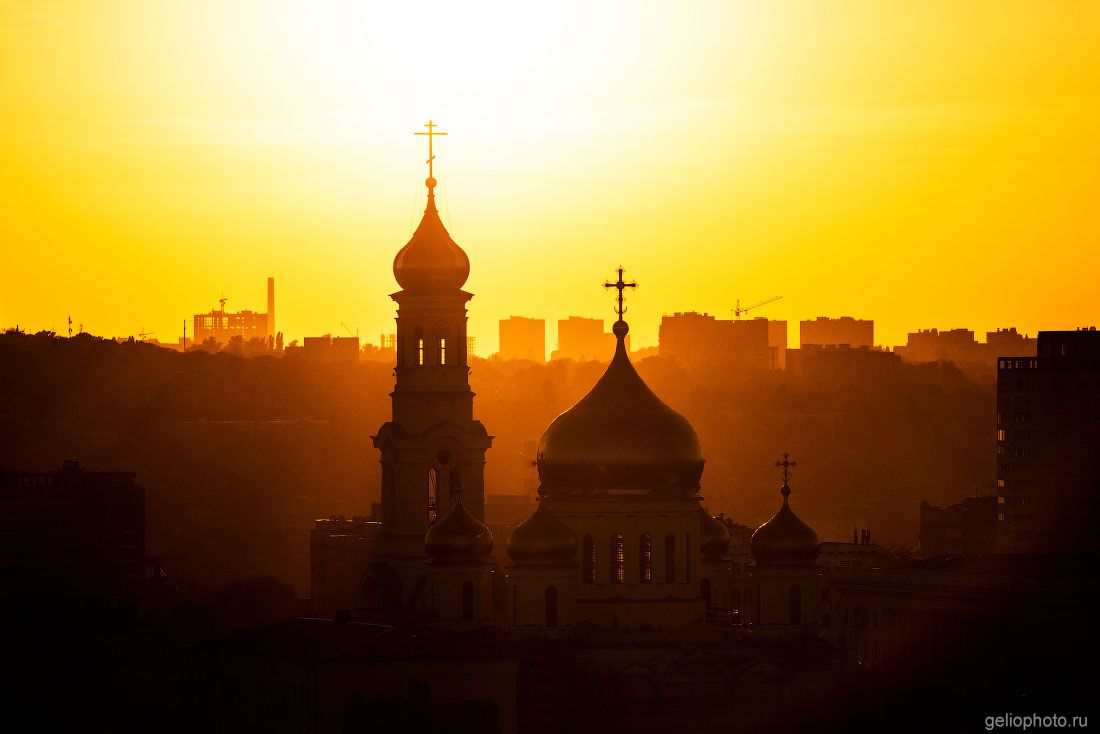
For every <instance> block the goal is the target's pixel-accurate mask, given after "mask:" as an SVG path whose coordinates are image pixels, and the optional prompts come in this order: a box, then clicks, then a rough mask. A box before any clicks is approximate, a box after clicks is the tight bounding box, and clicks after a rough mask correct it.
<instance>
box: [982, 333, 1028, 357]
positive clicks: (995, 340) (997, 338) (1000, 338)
mask: <svg viewBox="0 0 1100 734" xmlns="http://www.w3.org/2000/svg"><path fill="white" fill-rule="evenodd" d="M985 344H986V349H987V350H988V352H989V356H990V357H991V358H992V359H996V358H997V357H1012V356H1016V357H1021V356H1023V357H1033V356H1035V350H1036V349H1037V348H1038V346H1039V342H1038V340H1037V339H1035V338H1034V337H1030V336H1027V335H1026V334H1021V333H1019V332H1018V331H1016V328H1015V327H1012V328H1008V329H997V330H996V331H987V332H985Z"/></svg>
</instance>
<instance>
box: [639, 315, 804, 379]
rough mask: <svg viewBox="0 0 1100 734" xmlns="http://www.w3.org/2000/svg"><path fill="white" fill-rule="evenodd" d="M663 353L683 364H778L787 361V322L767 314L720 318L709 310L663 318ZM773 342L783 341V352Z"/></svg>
mask: <svg viewBox="0 0 1100 734" xmlns="http://www.w3.org/2000/svg"><path fill="white" fill-rule="evenodd" d="M658 339H659V344H660V354H661V356H662V357H666V358H669V359H674V360H676V362H678V363H679V364H680V365H681V366H683V367H691V368H694V367H699V366H703V365H707V364H710V365H714V366H717V367H753V368H756V369H769V368H775V367H776V366H777V365H778V364H780V363H785V361H786V340H787V322H785V321H769V320H768V319H765V318H755V319H745V320H736V321H734V320H725V319H718V318H715V317H714V316H711V315H710V314H707V313H702V314H700V313H695V312H691V311H689V312H687V313H675V314H673V315H672V316H663V317H662V318H661V328H660V331H659V336H658ZM773 343H775V344H778V343H782V344H783V356H782V357H780V356H778V352H779V350H778V349H777V348H775V347H773Z"/></svg>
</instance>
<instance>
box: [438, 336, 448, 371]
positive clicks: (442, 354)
mask: <svg viewBox="0 0 1100 734" xmlns="http://www.w3.org/2000/svg"><path fill="white" fill-rule="evenodd" d="M439 363H440V364H447V337H445V336H444V337H440V339H439Z"/></svg>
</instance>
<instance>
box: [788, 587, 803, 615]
mask: <svg viewBox="0 0 1100 734" xmlns="http://www.w3.org/2000/svg"><path fill="white" fill-rule="evenodd" d="M789 596H790V602H791V604H790V607H791V608H790V619H791V624H802V587H801V586H799V585H798V584H795V585H794V586H792V587H791V591H790V594H789Z"/></svg>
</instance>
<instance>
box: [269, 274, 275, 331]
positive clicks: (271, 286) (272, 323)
mask: <svg viewBox="0 0 1100 734" xmlns="http://www.w3.org/2000/svg"><path fill="white" fill-rule="evenodd" d="M267 335H268V336H272V337H273V336H275V279H274V278H268V279H267Z"/></svg>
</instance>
